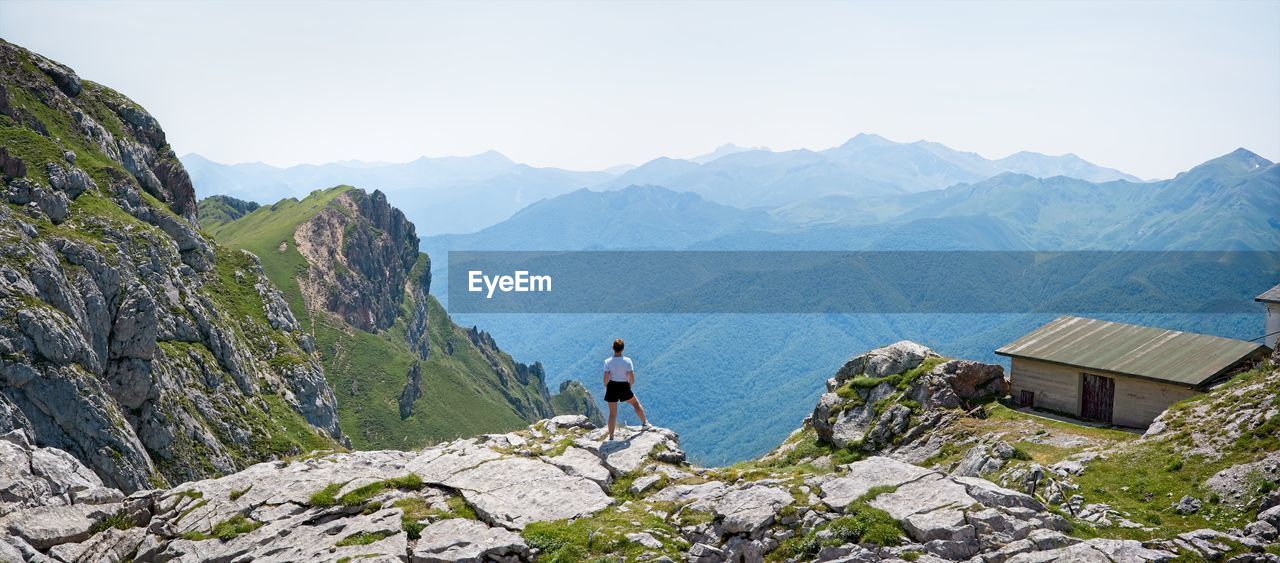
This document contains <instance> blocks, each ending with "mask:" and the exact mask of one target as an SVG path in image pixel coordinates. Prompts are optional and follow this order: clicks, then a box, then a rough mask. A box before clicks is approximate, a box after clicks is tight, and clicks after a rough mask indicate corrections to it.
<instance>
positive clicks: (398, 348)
mask: <svg viewBox="0 0 1280 563" xmlns="http://www.w3.org/2000/svg"><path fill="white" fill-rule="evenodd" d="M199 207H200V210H201V212H202V213H204V212H205V211H206V210H207V211H208V213H209V214H214V213H222V214H225V211H224V209H225V208H226V207H227V201H226V200H225V199H224V198H219V199H214V198H209V199H205V200H202V201H201V202H200V206H199ZM242 207H243V206H242ZM415 231H416V228H415V226H414V225H413V224H412V223H410V222H409V221H407V220H406V219H405V216H404V214H403V213H401V212H400V210H398V209H396V208H394V207H392V206H391V205H389V204H388V203H387V199H386V197H385V196H384V195H383V194H382V192H379V191H376V190H375V191H372V192H366V191H364V190H360V189H357V188H353V187H350V186H337V187H334V188H331V189H327V190H319V191H316V192H314V193H312V194H310V195H309V196H307V197H305V198H303V199H302V200H296V199H287V200H284V201H280V202H277V203H275V204H273V205H270V206H263V207H258V208H256V209H254V210H253V211H251V212H249V213H246V214H244V215H243V216H241V217H239V218H237V219H233V220H230V221H220V222H217V223H216V224H212V225H210V226H209V232H210V233H212V234H213V236H214V237H215V238H216V239H217V240H218V241H219V242H221V243H223V244H226V245H228V246H231V247H233V248H241V249H244V250H247V251H250V252H252V253H253V254H255V255H256V256H259V257H261V260H262V263H263V266H264V270H265V271H266V273H267V275H268V276H269V277H270V278H271V279H272V280H273V281H274V282H275V283H276V284H278V285H279V286H280V287H281V288H282V290H283V295H284V301H285V302H286V303H287V304H288V306H289V307H290V308H291V309H292V311H293V313H294V314H295V315H296V316H297V318H299V319H301V324H302V325H303V331H304V332H307V333H309V334H311V335H313V336H314V338H315V342H316V351H317V353H318V355H319V357H320V360H321V362H322V364H323V365H324V369H325V375H326V377H327V378H328V381H329V384H330V385H331V386H332V387H333V388H334V390H335V392H336V394H337V399H338V412H339V418H340V419H341V420H342V422H343V425H344V427H345V428H347V429H348V432H349V433H350V434H351V439H352V443H353V445H355V446H356V447H358V448H364V449H374V448H416V447H421V446H423V445H425V444H429V443H434V442H437V441H440V440H451V439H454V438H457V437H459V436H468V435H475V434H479V433H483V432H493V431H501V430H510V429H514V428H520V427H523V426H525V425H527V424H529V423H530V422H533V421H536V420H539V419H542V418H547V417H551V416H554V415H556V414H568V413H586V414H588V415H590V416H592V417H594V418H593V419H594V420H596V421H599V420H600V417H599V411H598V409H597V408H596V407H595V401H594V400H593V399H592V398H591V397H590V395H589V394H588V393H586V390H585V389H582V388H581V386H578V387H572V388H570V389H568V394H567V395H564V396H563V397H560V396H557V395H552V394H551V393H550V392H549V390H548V389H547V387H546V383H545V382H546V374H545V373H543V368H542V365H541V364H538V363H534V364H532V365H527V364H523V363H520V362H517V361H514V360H513V359H512V358H511V357H510V356H509V355H508V354H506V353H505V352H503V351H502V350H501V349H500V348H499V347H498V344H497V343H496V342H494V340H493V337H492V336H490V335H489V334H488V333H486V332H484V331H482V330H480V329H478V328H476V327H471V328H469V329H466V328H462V327H459V326H457V325H456V324H454V323H453V321H452V320H451V319H450V318H449V316H448V313H446V312H445V311H444V309H443V308H442V307H441V306H440V304H439V303H438V302H436V301H435V299H434V298H433V297H431V295H430V294H429V290H430V284H431V267H430V259H429V258H428V257H427V255H426V254H423V253H420V252H418V244H419V240H418V237H417V235H416V232H415ZM566 409H572V410H566Z"/></svg>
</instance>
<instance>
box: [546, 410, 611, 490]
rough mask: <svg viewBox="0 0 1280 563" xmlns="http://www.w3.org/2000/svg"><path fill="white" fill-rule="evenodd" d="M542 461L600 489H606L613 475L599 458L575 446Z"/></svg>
mask: <svg viewBox="0 0 1280 563" xmlns="http://www.w3.org/2000/svg"><path fill="white" fill-rule="evenodd" d="M584 418H585V417H584ZM542 459H543V461H546V462H547V463H550V464H551V465H554V466H556V467H559V468H560V469H561V470H562V471H564V472H565V473H567V474H569V475H576V476H578V477H584V478H587V479H590V480H592V481H594V482H595V483H596V484H598V485H600V487H601V488H602V489H607V488H608V487H609V483H610V482H611V481H612V480H613V474H612V473H610V472H609V468H607V467H605V465H604V462H603V461H601V460H600V457H599V456H597V455H596V454H593V453H591V452H589V451H587V450H585V449H582V448H579V447H577V446H570V447H569V448H566V449H565V450H564V453H562V454H560V455H558V456H554V457H544V458H542Z"/></svg>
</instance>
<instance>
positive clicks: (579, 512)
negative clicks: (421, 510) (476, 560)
mask: <svg viewBox="0 0 1280 563" xmlns="http://www.w3.org/2000/svg"><path fill="white" fill-rule="evenodd" d="M443 483H444V485H446V486H448V487H450V488H453V489H456V490H458V491H460V492H461V493H462V496H463V498H465V499H466V500H467V503H468V504H470V505H471V506H472V507H474V508H475V510H476V512H477V513H478V514H480V517H481V518H483V519H484V520H485V521H487V522H489V523H490V524H492V525H495V526H503V527H506V528H510V529H513V530H519V529H523V528H524V527H525V526H526V525H527V524H529V523H530V522H544V521H548V520H560V519H563V518H578V517H582V516H588V515H591V514H595V513H596V512H599V511H601V510H604V509H605V508H606V507H608V506H609V505H610V504H612V502H613V500H612V499H611V498H609V496H608V495H606V494H604V492H603V491H601V490H600V486H599V485H598V484H596V483H595V482H592V481H591V480H589V479H586V478H583V477H575V476H570V475H566V474H565V473H564V472H563V471H561V470H560V469H558V468H556V467H555V466H553V465H551V464H548V463H544V462H542V461H537V460H532V459H526V458H505V459H497V460H493V461H489V462H486V463H483V464H481V465H478V466H476V467H473V468H470V469H467V470H464V471H461V472H459V473H457V474H456V475H453V476H451V477H449V478H447V479H445V480H444V482H443Z"/></svg>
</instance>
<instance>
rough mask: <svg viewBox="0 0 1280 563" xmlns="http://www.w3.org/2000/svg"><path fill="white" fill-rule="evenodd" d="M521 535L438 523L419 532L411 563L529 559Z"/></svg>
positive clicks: (469, 523)
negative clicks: (517, 557)
mask: <svg viewBox="0 0 1280 563" xmlns="http://www.w3.org/2000/svg"><path fill="white" fill-rule="evenodd" d="M528 552H529V546H527V545H525V543H524V540H523V539H521V537H520V534H517V533H515V532H512V531H509V530H506V529H504V528H491V527H489V526H486V525H484V523H482V522H477V521H475V520H468V519H465V518H450V519H447V520H440V521H438V522H436V523H434V524H431V525H429V526H427V527H426V528H423V529H422V534H421V537H420V538H419V539H418V543H417V545H415V546H414V548H413V553H412V556H411V557H410V561H412V562H413V563H446V562H462V561H465V562H476V563H479V562H482V561H488V560H490V559H492V558H498V557H503V556H511V555H515V556H519V557H524V556H526V555H528Z"/></svg>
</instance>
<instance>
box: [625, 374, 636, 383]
mask: <svg viewBox="0 0 1280 563" xmlns="http://www.w3.org/2000/svg"><path fill="white" fill-rule="evenodd" d="M635 384H636V372H634V371H629V372H627V385H635Z"/></svg>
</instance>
